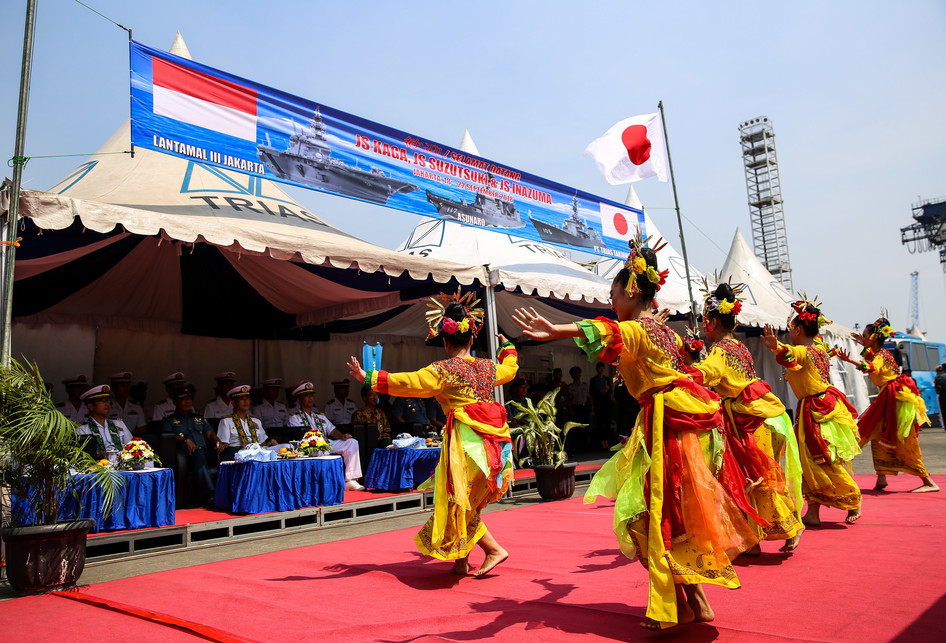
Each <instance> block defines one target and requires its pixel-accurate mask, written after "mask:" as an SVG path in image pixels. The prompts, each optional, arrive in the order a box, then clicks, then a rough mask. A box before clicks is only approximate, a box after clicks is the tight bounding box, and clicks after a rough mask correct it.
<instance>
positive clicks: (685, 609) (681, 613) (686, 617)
mask: <svg viewBox="0 0 946 643" xmlns="http://www.w3.org/2000/svg"><path fill="white" fill-rule="evenodd" d="M694 620H696V615H695V614H694V613H693V608H692V607H691V606H690V603H689V600H683V601H679V600H678V601H677V622H676V624H668V626H666V627H661V624H660V622H659V621H654V620H652V619H647V620H644V621H641V627H642V628H643V629H645V630H648V631H650V632H660V631H662V630H669V629H671V628H674V627H676V626H677V625H686V624H687V623H692V622H693V621H694Z"/></svg>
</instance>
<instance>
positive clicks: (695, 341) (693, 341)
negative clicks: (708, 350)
mask: <svg viewBox="0 0 946 643" xmlns="http://www.w3.org/2000/svg"><path fill="white" fill-rule="evenodd" d="M705 345H706V344H704V343H703V340H702V339H700V331H698V330H694V329H692V328H687V329H686V332H685V333H684V335H683V350H685V351H686V352H687V353H701V352H702V351H703V347H704V346H705Z"/></svg>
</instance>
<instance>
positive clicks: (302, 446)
mask: <svg viewBox="0 0 946 643" xmlns="http://www.w3.org/2000/svg"><path fill="white" fill-rule="evenodd" d="M299 452H300V453H302V454H304V455H307V456H314V455H328V454H329V453H331V452H332V447H331V446H330V445H329V443H328V442H327V441H326V440H325V436H323V435H322V432H321V431H317V430H315V429H313V430H311V431H307V432H306V434H305V435H303V436H302V441H301V442H300V443H299Z"/></svg>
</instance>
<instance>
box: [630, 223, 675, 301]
mask: <svg viewBox="0 0 946 643" xmlns="http://www.w3.org/2000/svg"><path fill="white" fill-rule="evenodd" d="M652 238H653V237H647V238H646V239H644V237H643V235H642V234H641V229H640V227H638V228H637V234H635V235H634V237H633V238H631V239H630V240H629V241H628V242H627V245H628V247H629V248H630V252H629V253H628V255H627V260H626V261H625V262H624V267H625V268H627V269H628V271H629V272H630V273H631V278H630V279H628V280H627V288H626V290H627V294H629V295H632V296H633V295H636V294H637V293H638V292H640V288H638V287H637V276H638V275H645V276H646V277H647V281H649V282H650V283H652V284H654V288H655V290H656V291H657V292H660V287H661V286H663V285H664V284H665V283H667V276H668V275H669V274H670V270H669V269H664V270H661V271H660V272H657V269H656V268H654V267H653V266H648V265H647V260H646V259H644V257H643V256H642V255H641V250H643V249H644V248H646V247H647V242H648V241H650V240H651V239H652ZM666 246H667V242H666V241H664V240H663V239H658V240H657V241H655V242H654V252H655V253H656V252H660V251H661V250H662V249H664V248H665V247H666Z"/></svg>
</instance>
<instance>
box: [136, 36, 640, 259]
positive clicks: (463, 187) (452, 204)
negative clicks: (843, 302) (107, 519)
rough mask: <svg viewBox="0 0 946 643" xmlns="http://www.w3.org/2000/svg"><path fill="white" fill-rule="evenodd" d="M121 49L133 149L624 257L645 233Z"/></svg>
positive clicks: (472, 165) (593, 209)
mask: <svg viewBox="0 0 946 643" xmlns="http://www.w3.org/2000/svg"><path fill="white" fill-rule="evenodd" d="M130 48H131V52H130V56H131V121H132V127H131V131H132V144H133V145H135V146H138V147H144V148H147V149H152V150H157V151H160V152H165V153H168V154H174V155H177V156H181V157H185V158H188V159H191V160H192V161H194V162H196V163H204V164H207V165H209V166H218V167H224V168H227V169H230V170H236V171H239V172H244V173H247V174H251V175H255V176H265V177H266V178H268V179H271V180H275V181H281V182H284V183H288V184H291V185H296V186H300V187H304V188H309V189H313V190H319V191H322V192H327V193H330V194H335V195H339V196H344V197H348V198H352V199H358V200H361V201H367V202H370V203H375V204H379V205H385V206H387V207H389V208H394V209H397V210H403V211H406V212H412V213H414V214H421V215H424V216H429V217H434V218H440V219H444V220H447V221H456V222H459V223H462V224H465V225H470V226H476V227H481V228H488V229H494V230H497V231H501V232H504V233H507V234H510V235H515V236H517V237H521V238H523V239H529V240H532V241H540V242H544V243H550V244H555V245H560V246H565V247H571V248H575V249H578V250H581V251H584V252H589V253H592V254H597V255H602V256H607V257H625V256H626V255H627V240H626V239H627V237H628V236H629V235H630V234H632V233H633V230H634V229H635V226H640V228H641V230H642V232H643V233H644V235H645V236H646V234H647V232H646V230H644V229H643V228H644V214H643V212H641V211H639V210H635V209H633V208H629V207H627V206H625V205H621V204H619V203H616V202H614V201H609V200H606V199H602V198H600V197H597V196H594V195H593V194H589V193H587V192H583V191H581V190H577V189H574V188H570V187H567V186H565V185H561V184H559V183H555V182H553V181H548V180H546V179H543V178H541V177H538V176H534V175H531V174H527V173H525V172H521V171H519V170H516V169H514V168H511V167H509V166H506V165H502V164H500V163H496V162H493V161H490V160H487V159H484V158H481V157H479V156H474V155H471V154H467V153H465V152H462V151H460V150H458V149H455V148H452V147H449V146H447V145H441V144H439V143H435V142H433V141H430V140H427V139H425V138H422V137H420V136H416V135H413V134H408V133H406V132H401V131H398V130H396V129H392V128H390V127H387V126H384V125H381V124H378V123H374V122H372V121H369V120H365V119H363V118H359V117H357V116H353V115H351V114H347V113H345V112H342V111H339V110H336V109H332V108H331V107H327V106H325V105H321V104H318V103H315V102H313V101H310V100H306V99H304V98H298V97H296V96H292V95H289V94H286V93H284V92H281V91H279V90H276V89H272V88H270V87H266V86H265V85H261V84H259V83H256V82H253V81H250V80H246V79H243V78H239V77H237V76H233V75H232V74H228V73H226V72H223V71H220V70H217V69H213V68H211V67H207V66H206V65H201V64H200V63H197V62H194V61H192V60H188V59H185V58H181V57H179V56H175V55H173V54H170V53H167V52H163V51H159V50H157V49H152V48H150V47H147V46H145V45H142V44H140V43H138V42H134V41H132V42H131V44H130ZM199 198H204V199H206V198H207V197H205V196H203V197H199ZM221 198H228V197H225V196H222V197H221ZM229 198H230V199H234V198H237V197H229ZM237 201H238V198H237ZM228 205H235V206H239V205H240V204H239V203H232V204H231V203H229V201H228ZM245 207H248V208H252V207H257V206H256V204H253V203H250V202H247V203H246V204H245ZM264 214H265V213H264ZM268 214H270V215H272V216H273V217H278V216H279V214H278V213H273V212H269V213H268ZM602 221H604V227H602Z"/></svg>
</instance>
